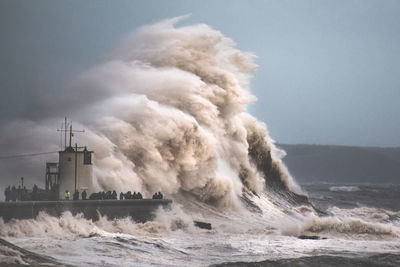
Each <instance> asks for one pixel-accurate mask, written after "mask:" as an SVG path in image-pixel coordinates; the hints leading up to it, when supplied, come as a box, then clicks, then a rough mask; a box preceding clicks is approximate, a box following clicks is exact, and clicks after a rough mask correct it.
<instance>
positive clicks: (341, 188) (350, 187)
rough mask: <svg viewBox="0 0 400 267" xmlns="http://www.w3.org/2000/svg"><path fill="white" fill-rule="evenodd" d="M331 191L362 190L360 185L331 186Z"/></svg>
mask: <svg viewBox="0 0 400 267" xmlns="http://www.w3.org/2000/svg"><path fill="white" fill-rule="evenodd" d="M329 190H330V191H343V192H356V191H359V190H361V189H360V188H359V187H358V186H331V187H329Z"/></svg>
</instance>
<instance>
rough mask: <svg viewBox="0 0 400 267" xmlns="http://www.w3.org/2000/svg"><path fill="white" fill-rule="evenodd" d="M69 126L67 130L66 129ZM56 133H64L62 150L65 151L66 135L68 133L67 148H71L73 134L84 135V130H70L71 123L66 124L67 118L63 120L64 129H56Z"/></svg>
mask: <svg viewBox="0 0 400 267" xmlns="http://www.w3.org/2000/svg"><path fill="white" fill-rule="evenodd" d="M68 126H69V129H68ZM57 131H58V132H63V133H64V149H67V134H68V131H69V147H72V137H73V136H74V133H77V132H79V133H84V132H85V130H72V121H71V122H70V123H68V121H67V117H65V120H64V129H63V127H62V126H61V129H57Z"/></svg>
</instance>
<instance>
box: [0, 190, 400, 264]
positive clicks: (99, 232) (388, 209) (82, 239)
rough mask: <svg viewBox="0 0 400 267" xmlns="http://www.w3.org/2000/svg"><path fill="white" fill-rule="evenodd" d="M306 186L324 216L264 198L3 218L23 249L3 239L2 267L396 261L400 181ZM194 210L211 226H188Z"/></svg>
mask: <svg viewBox="0 0 400 267" xmlns="http://www.w3.org/2000/svg"><path fill="white" fill-rule="evenodd" d="M302 187H303V189H304V190H305V191H306V192H307V193H308V196H309V199H310V201H311V202H312V204H313V206H314V207H316V208H317V209H319V210H321V211H323V213H325V214H326V215H317V214H315V213H313V212H311V208H310V207H309V206H305V205H302V204H301V203H300V204H298V205H295V204H293V206H290V207H289V208H288V209H289V212H286V209H283V211H282V210H280V209H279V206H276V204H271V202H269V200H268V196H267V195H264V196H260V197H255V198H253V199H252V200H253V201H254V203H255V204H257V205H258V207H260V209H261V210H262V211H263V213H259V212H247V213H233V212H229V213H221V212H220V211H219V210H216V209H212V208H210V207H209V206H207V205H205V204H202V203H200V202H193V203H186V204H187V205H191V206H190V207H191V209H190V212H191V213H190V212H187V211H184V210H181V209H179V208H178V207H175V208H173V210H172V211H171V212H162V211H160V213H159V214H158V215H157V218H156V220H155V221H152V222H148V223H145V224H137V223H134V222H133V221H131V220H130V219H129V218H124V219H119V220H107V219H106V218H102V219H101V220H100V221H98V222H91V221H87V220H85V219H84V218H82V217H80V216H72V215H71V214H70V213H66V214H64V215H63V216H62V217H61V218H54V217H51V216H48V215H46V214H42V215H41V216H39V217H38V218H37V219H36V220H25V221H24V220H23V221H15V222H10V223H4V222H1V221H0V237H1V238H4V239H5V240H7V241H8V242H10V243H12V244H15V245H16V246H18V247H21V248H23V249H22V250H21V249H19V248H17V247H15V246H14V245H9V244H7V243H4V244H3V245H1V244H0V266H3V265H4V266H8V265H9V266H23V265H25V264H29V263H35V262H36V263H38V265H39V263H42V262H45V263H46V261H47V263H48V264H53V265H56V266H59V265H71V266H110V267H111V266H112V267H114V266H118V267H120V266H288V267H289V266H311V267H314V266H315V267H317V266H318V267H319V266H335V267H337V266H400V186H398V185H365V184H364V185H360V184H346V185H344V184H312V185H303V186H302ZM187 202H188V199H187ZM282 203H284V202H282ZM278 204H279V203H278ZM277 207H278V208H277ZM193 214H195V215H197V216H199V217H197V218H201V219H202V220H204V221H207V222H210V223H212V225H213V229H212V230H211V231H208V230H203V229H199V228H196V227H194V226H193V225H191V222H192V220H193V219H194V218H196V217H194V215H193ZM321 214H322V213H321ZM201 216H203V217H201ZM303 216H304V217H303ZM302 235H304V236H308V237H313V236H314V237H317V238H316V239H301V238H299V236H302ZM47 263H46V264H47ZM2 264H3V265H2ZM10 264H11V265H10Z"/></svg>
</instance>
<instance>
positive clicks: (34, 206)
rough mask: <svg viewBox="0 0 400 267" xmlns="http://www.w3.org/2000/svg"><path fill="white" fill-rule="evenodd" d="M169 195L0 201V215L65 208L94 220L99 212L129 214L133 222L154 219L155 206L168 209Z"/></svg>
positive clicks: (51, 212) (11, 216) (54, 213)
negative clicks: (103, 198) (167, 197)
mask: <svg viewBox="0 0 400 267" xmlns="http://www.w3.org/2000/svg"><path fill="white" fill-rule="evenodd" d="M171 203H172V200H169V199H126V200H62V201H22V202H0V217H2V218H3V220H4V221H9V220H11V219H34V218H36V216H37V215H38V214H39V212H40V211H44V212H46V213H47V214H49V215H52V216H57V217H58V216H60V215H61V214H62V213H63V212H65V211H70V212H71V213H72V214H73V215H76V214H78V213H82V214H83V215H84V217H85V218H86V219H91V220H94V221H96V220H98V219H99V214H101V215H102V216H107V217H108V218H109V219H114V218H122V217H127V216H130V217H132V219H133V220H134V221H136V222H146V221H149V220H152V219H154V212H155V211H156V210H157V209H158V207H162V208H164V209H169V208H170V205H171Z"/></svg>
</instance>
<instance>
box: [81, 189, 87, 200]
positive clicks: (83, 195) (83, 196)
mask: <svg viewBox="0 0 400 267" xmlns="http://www.w3.org/2000/svg"><path fill="white" fill-rule="evenodd" d="M86 196H87V193H86V190H83V192H82V200H86Z"/></svg>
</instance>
